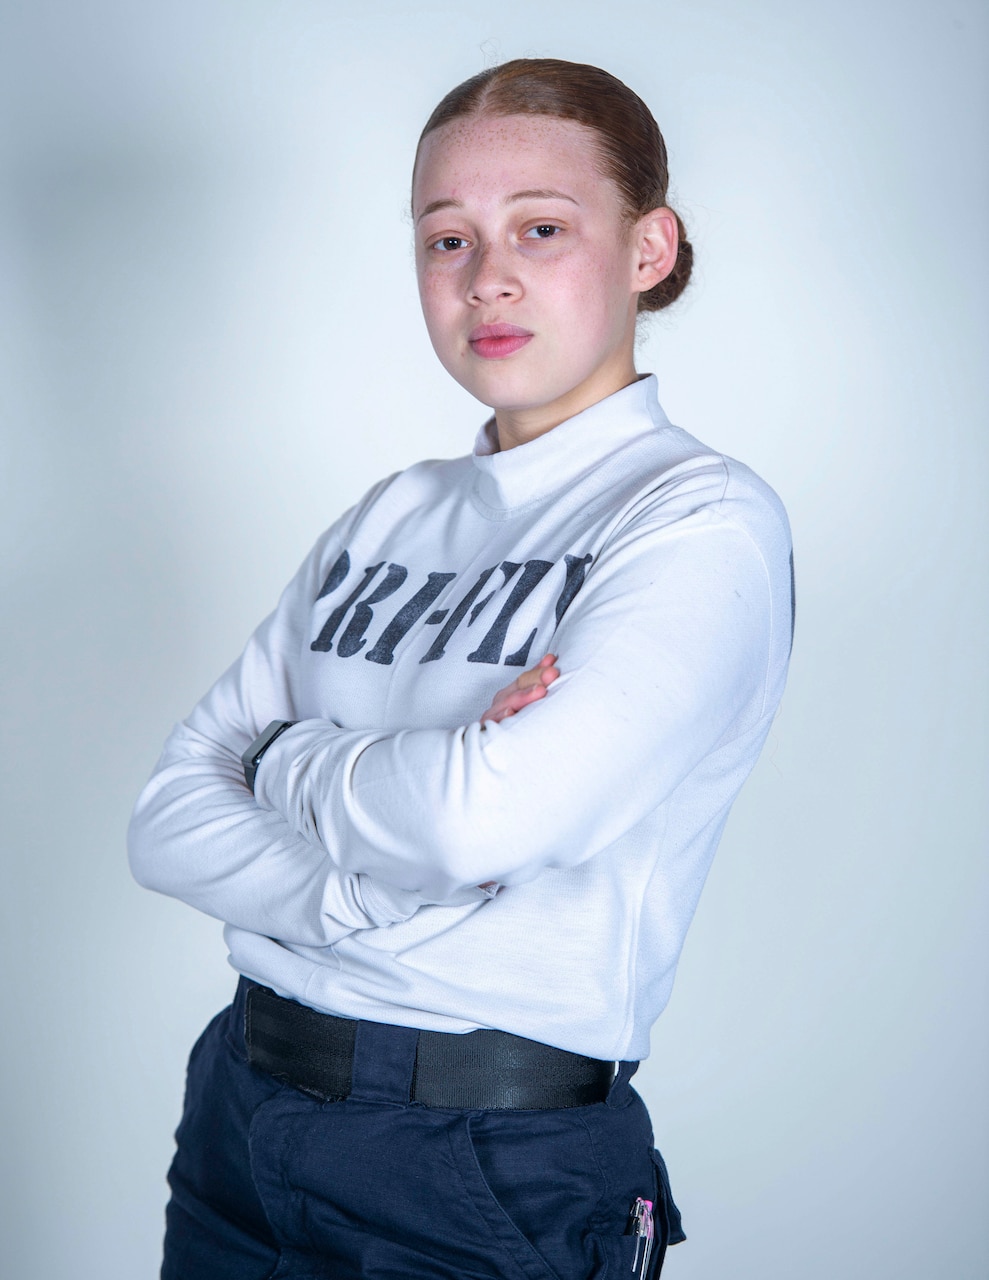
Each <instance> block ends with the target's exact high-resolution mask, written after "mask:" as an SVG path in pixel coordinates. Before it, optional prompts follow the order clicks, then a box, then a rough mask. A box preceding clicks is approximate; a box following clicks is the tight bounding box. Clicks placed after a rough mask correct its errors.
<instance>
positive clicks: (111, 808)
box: [0, 0, 989, 1280]
mask: <svg viewBox="0 0 989 1280" xmlns="http://www.w3.org/2000/svg"><path fill="white" fill-rule="evenodd" d="M520 54H552V55H556V56H562V57H566V58H573V59H577V60H587V61H594V62H598V63H600V64H602V65H604V66H606V67H608V68H609V69H611V70H612V71H614V72H616V73H617V74H618V75H620V76H621V77H622V78H624V79H625V80H626V81H627V82H628V83H630V84H631V85H632V86H633V87H634V88H636V89H637V90H638V91H639V92H640V93H641V94H642V95H643V96H644V97H645V98H646V99H647V101H648V102H649V103H650V104H651V106H652V107H653V109H654V111H655V113H656V115H657V117H658V119H659V121H660V124H661V126H662V128H663V130H664V132H665V134H666V137H667V140H668V143H669V147H670V153H671V167H672V172H673V179H674V188H675V190H674V197H675V199H676V200H677V201H678V203H679V206H680V208H681V209H682V212H683V214H684V216H685V218H686V220H687V222H688V223H689V225H690V227H691V230H692V232H693V238H694V240H695V243H696V247H697V255H698V272H697V278H696V283H695V285H694V287H693V288H692V290H691V292H690V294H689V296H688V297H687V298H686V299H685V300H684V301H683V302H682V304H681V305H680V306H678V307H677V308H676V309H675V311H674V312H672V313H670V314H669V316H668V317H664V318H661V319H659V320H658V322H657V323H655V324H654V325H653V327H652V329H651V330H650V331H649V334H648V337H647V338H646V339H645V341H644V343H643V346H642V352H641V360H640V368H643V369H652V370H655V371H656V372H657V373H658V374H659V377H660V387H661V397H662V399H663V402H664V404H665V407H666V408H667V411H668V412H669V414H670V416H671V417H672V418H673V419H674V420H675V421H677V422H679V423H681V424H682V425H683V426H685V427H686V428H688V429H689V430H690V431H692V432H694V433H695V434H697V435H699V436H701V437H702V438H704V439H706V440H707V441H709V442H710V443H712V444H714V445H716V446H718V447H720V448H722V449H724V450H725V451H727V452H729V453H732V454H735V455H737V456H739V457H741V458H742V459H744V460H745V461H747V462H748V463H750V464H751V465H752V466H754V467H755V468H756V469H757V470H758V471H760V472H761V473H762V474H763V475H764V476H765V477H766V478H767V479H768V480H769V481H770V482H771V483H772V484H773V485H774V486H775V487H776V488H777V489H778V490H779V492H780V493H781V494H782V495H783V497H784V499H785V501H786V503H787V505H788V507H789V510H790V514H791V518H792V522H793V528H794V538H795V543H796V555H797V575H798V577H797V581H798V622H797V639H796V648H795V651H794V658H793V666H792V670H791V678H790V684H789V688H788V691H787V694H786V697H785V700H784V703H783V708H782V711H781V713H780V716H779V718H778V720H777V723H776V726H775V729H774V732H773V734H772V736H771V739H770V742H769V744H768V746H767V750H766V752H765V755H764V758H763V760H762V761H761V763H760V765H759V767H758V769H757V771H756V773H755V775H754V776H753V778H752V780H751V781H750V783H749V785H748V786H747V788H746V790H745V791H744V793H743V795H742V797H741V799H740V801H739V802H738V804H737V806H736V809H735V812H734V815H733V817H732V819H731V821H730V823H729V827H728V831H727V835H726V837H725V840H724V843H723V845H722V848H721V851H720V853H719V855H718V858H717V859H716V862H715V867H714V870H713V872H712V875H711V879H710V881H709V884H708V887H707V889H706V891H705V895H704V898H703V899H702V902H701V907H700V910H699V914H698V916H697V919H696V922H695V924H694V926H693V929H692V931H691V934H690V936H689V938H688V942H687V946H686V950H685V952H684V957H683V962H682V965H681V971H680V976H679V979H678V985H677V989H676V991H675V993H674V996H673V1000H672V1003H671V1005H670V1007H669V1009H668V1010H667V1012H666V1014H664V1016H663V1018H662V1019H661V1021H660V1023H659V1025H658V1026H657V1028H656V1030H655V1032H654V1035H653V1056H652V1057H651V1059H650V1060H649V1061H648V1062H647V1063H646V1064H645V1065H644V1066H643V1068H642V1070H641V1072H640V1074H639V1083H640V1088H641V1090H642V1092H643V1093H644V1094H645V1096H646V1099H647V1101H648V1102H649V1105H650V1108H651V1110H652V1113H653V1116H654V1119H655V1123H656V1129H657V1136H658V1140H659V1142H660V1145H661V1146H662V1149H663V1151H664V1153H665V1154H666V1156H667V1159H668V1161H669V1164H670V1168H671V1172H672V1178H673V1184H674V1190H675V1192H676V1195H677V1198H678V1200H679V1201H680V1204H681V1208H682V1209H683V1213H684V1221H685V1225H686V1229H687V1232H688V1234H689V1237H690V1239H689V1242H688V1243H687V1244H686V1245H684V1246H682V1247H681V1248H678V1249H676V1250H675V1251H673V1253H671V1255H670V1258H669V1263H668V1273H669V1275H670V1276H671V1277H672V1278H673V1280H701V1278H704V1280H720V1278H721V1277H727V1276H732V1277H735V1278H737V1280H823V1278H824V1277H834V1276H842V1277H849V1278H855V1280H877V1278H878V1280H885V1278H887V1277H889V1278H890V1280H892V1278H893V1277H896V1280H920V1278H921V1277H925V1278H926V1277H936V1278H938V1280H940V1278H945V1280H982V1278H983V1277H985V1276H986V1274H987V1269H989V1231H987V1225H986V1223H987V1217H986V1212H985V1205H986V1197H987V1192H989V1187H987V1163H989V1157H987V1146H989V1143H987V1118H986V1093H987V1091H986V1080H987V1079H989V1071H987V1065H989V1064H987V1056H989V1055H987V1044H986V1042H987V1023H989V1019H987V999H986V997H987V986H989V984H987V963H986V947H985V942H984V938H985V933H986V920H987V917H986V906H987V883H986V858H985V845H986V840H985V830H986V827H985V822H984V819H985V799H986V786H985V758H986V757H985V750H984V748H985V732H986V724H987V707H986V697H985V693H986V681H985V668H986V659H985V648H984V638H985V637H984V623H985V601H986V597H985V584H986V577H985V569H986V564H985V560H986V547H987V538H986V533H987V531H986V501H985V496H984V487H985V475H986V472H985V464H986V448H985V439H984V433H985V431H986V426H987V421H986V375H985V358H986V357H985V338H986V309H985V296H986V287H987V284H989V277H987V269H986V268H987V248H986V240H987V218H986V215H987V198H986V196H987V190H986V188H987V182H986V168H985V163H984V158H985V156H986V154H989V151H987V137H986V134H987V120H989V113H987V106H989V102H987V97H989V94H987V90H986V60H987V6H986V5H985V3H975V2H972V0H897V2H894V0H880V2H870V0H863V2H862V3H850V2H847V0H843V2H841V3H837V4H826V5H822V4H794V3H793V2H792V0H790V2H788V3H784V0H745V2H743V0H737V2H734V0H694V2H692V3H687V2H683V3H679V2H677V3H674V2H670V0H655V2H653V3H645V2H644V0H640V2H636V0H609V3H607V4H602V3H599V0H594V2H593V3H592V2H588V0H570V2H569V3H564V2H563V0H541V2H540V3H538V4H532V3H527V4H522V3H519V2H518V0H505V2H504V3H502V4H500V5H499V6H497V7H492V6H482V5H464V4H457V3H454V0H434V2H433V3H424V4H422V5H420V6H414V5H407V4H401V3H397V2H395V3H383V2H375V0H370V2H369V3H365V4H364V5H362V6H361V7H351V6H347V7H344V6H342V5H337V4H334V3H330V2H329V0H284V2H283V3H275V0H195V2H193V0H173V2H172V3H170V4H168V5H163V4H154V3H151V2H150V0H146V2H145V0H135V2H133V3H125V2H124V0H116V2H114V0H90V2H89V3H87V4H84V5H80V4H74V3H72V0H33V2H32V3H31V4H29V5H21V4H14V3H12V2H11V0H0V106H2V123H0V162H2V188H0V422H2V432H3V462H2V467H3V499H2V503H3V524H4V548H5V553H4V557H3V609H4V623H3V630H2V637H3V653H4V657H3V672H4V692H3V717H2V719H3V738H4V760H3V764H2V770H0V778H2V786H3V789H4V799H3V808H2V814H3V827H2V830H3V892H2V894H0V928H2V932H0V938H2V946H3V982H2V1010H0V1026H2V1033H3V1049H2V1056H0V1082H2V1092H0V1096H2V1099H3V1104H4V1110H5V1114H4V1119H3V1130H2V1132H3V1142H2V1145H0V1166H2V1179H3V1183H2V1190H0V1274H2V1275H3V1277H5V1280H87V1278H89V1277H93V1278H95V1277H99V1278H100V1280H141V1278H143V1277H152V1276H153V1275H155V1274H156V1272H157V1265H158V1250H159V1242H160V1235H161V1228H162V1210H163V1205H164V1200H165V1194H166V1188H165V1183H164V1175H165V1170H166V1167H167V1164H168V1161H169V1159H170V1155H171V1149H172V1140H171V1133H172V1130H173V1128H174V1125H175V1123H176V1121H177V1119H178V1115H179V1108H180V1102H181V1093H182V1085H183V1073H184V1065H185V1059H186V1055H187V1053H188V1050H189V1048H190V1046H191V1044H192V1042H193V1040H194V1038H195V1037H196V1035H197V1034H198V1032H199V1030H200V1028H201V1027H202V1025H203V1024H204V1023H205V1022H206V1020H207V1019H208V1018H209V1017H210V1016H211V1015H212V1013H213V1012H215V1010H216V1009H218V1008H219V1007H220V1006H221V1005H222V1004H223V1003H225V1002H226V1000H227V999H228V997H229V994H230V992H231V991H232V988H233V984H234V976H233V974H232V972H231V970H230V969H229V968H228V966H227V964H226V961H225V952H224V948H223V946H222V942H221V938H220V926H219V925H218V924H217V923H215V922H214V921H211V920H208V919H206V918H200V917H198V916H197V915H196V914H195V913H194V912H193V911H192V910H191V909H189V908H187V907H185V906H183V905H181V904H179V903H177V902H173V901H170V900H166V899H164V898H159V897H156V896H154V895H152V894H150V893H148V892H145V891H143V890H140V889H139V888H137V886H136V885H134V884H133V883H132V882H131V881H130V879H129V877H128V872H127V868H126V862H125V851H124V831H125V826H126V822H127V818H128V815H129V811H130V807H131V805H132V803H133V801H134V798H135V796H136V794H137V792H138V790H139V788H140V787H141V785H142V783H143V781H144V780H145V778H146V776H147V774H148V772H149V771H150V769H151V767H152V764H153V763H154V760H155V758H156V756H157V753H158V751H159V748H160V745H161V742H162V740H163V739H164V737H165V735H166V733H167V732H168V730H169V728H170V726H171V724H172V722H173V721H174V720H176V719H178V718H179V717H181V716H183V715H184V714H185V713H186V712H187V711H188V709H189V708H190V706H191V705H192V703H193V702H194V701H195V700H196V699H197V698H198V697H199V696H200V694H201V693H202V692H203V691H204V690H205V689H206V687H207V685H208V684H209V683H210V682H211V681H212V680H213V678H214V677H215V676H216V675H217V674H218V673H219V672H220V670H221V669H222V668H223V667H225V666H226V664H227V663H228V662H229V661H231V660H232V659H233V657H234V656H235V655H236V653H237V652H238V651H239V649H240V647H241V645H242V643H243V641H244V640H245V638H246V636H247V634H248V633H249V631H250V630H251V629H252V628H253V626H254V625H255V624H256V623H257V622H258V621H259V620H260V618H261V617H262V616H263V614H265V613H266V612H267V611H268V609H269V608H270V607H271V606H272V604H273V603H274V601H275V599H276V597H277V595H278V592H279V591H280V589H281V587H282V585H283V584H284V582H285V581H286V580H287V579H288V577H289V576H290V575H291V573H292V572H293V571H294V569H295V568H296V566H297V564H298V562H299V561H300V560H301V558H302V556H303V555H304V554H305V552H306V551H307V550H308V548H309V546H310V544H311V543H312V541H313V540H314V538H315V537H316V535H317V533H318V532H319V531H320V530H321V529H322V528H323V527H324V526H325V525H326V524H328V523H329V522H330V521H331V520H332V519H333V518H334V517H335V516H336V515H337V514H338V513H339V512H340V511H341V510H342V509H343V508H344V507H345V506H347V505H349V504H350V503H351V502H352V501H354V500H355V499H356V497H357V496H359V495H360V494H361V493H362V492H363V491H364V490H365V488H366V487H367V486H368V485H369V484H370V483H371V482H372V481H373V480H375V479H377V478H378V477H379V476H381V475H382V474H384V473H386V472H389V471H392V470H395V469H396V468H397V467H400V466H403V465H406V464H408V463H410V462H412V461H413V460H415V459H416V458H419V457H423V456H442V455H447V456H449V455H454V454H459V453H463V452H465V451H466V450H467V449H469V447H470V445H471V442H472V440H473V436H474V432H475V429H476V427H477V425H478V423H479V421H480V420H481V418H482V416H483V413H484V411H483V410H482V409H481V407H480V406H478V405H477V404H476V403H474V402H473V401H471V400H470V398H469V397H468V396H467V395H466V393H464V392H462V391H461V390H460V389H459V388H458V387H456V386H455V385H454V384H453V383H452V382H451V381H450V380H449V379H448V378H447V376H446V375H445V374H444V373H443V371H442V370H441V368H440V366H439V364H438V362H437V361H436V360H435V358H434V356H433V355H432V352H431V350H430V348H429V346H428V342H427V339H426V336H425V332H424V330H423V328H422V326H421V323H420V320H419V315H418V304H417V299H416V292H415V281H414V276H413V270H412V261H411V233H410V228H409V224H408V222H407V220H406V219H405V214H404V205H405V201H406V195H407V183H408V178H409V168H410V163H411V158H412V153H413V148H414V143H415V139H416V136H417V134H418V130H419V128H420V127H421V124H422V122H423V120H424V119H425V116H426V114H427V113H428V111H429V110H430V109H431V107H432V106H433V105H434V103H435V101H436V100H437V99H438V98H439V97H440V96H441V94H442V93H443V92H445V91H446V89H448V88H449V87H450V86H451V85H452V84H454V83H456V82H457V81H459V80H461V79H463V78H464V77H466V76H467V75H470V74H472V73H473V72H475V71H476V70H479V69H480V68H481V67H482V66H484V65H486V64H488V63H490V62H491V61H496V60H503V59H505V58H509V57H514V56H517V55H520Z"/></svg>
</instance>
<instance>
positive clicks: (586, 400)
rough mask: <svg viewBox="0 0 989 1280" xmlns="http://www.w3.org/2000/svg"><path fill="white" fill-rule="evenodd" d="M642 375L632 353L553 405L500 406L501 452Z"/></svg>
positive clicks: (564, 420)
mask: <svg viewBox="0 0 989 1280" xmlns="http://www.w3.org/2000/svg"><path fill="white" fill-rule="evenodd" d="M638 376H639V375H638V374H637V373H636V371H635V365H634V364H633V363H632V358H631V355H630V356H629V358H628V361H627V362H624V363H623V365H622V367H621V368H620V369H611V370H608V371H605V370H601V371H599V373H598V374H597V375H595V376H592V377H591V378H588V379H587V381H586V382H582V383H581V384H580V385H579V386H577V387H574V389H573V390H572V391H568V392H567V393H566V394H565V395H562V396H560V397H559V398H558V399H556V400H553V401H551V402H550V403H549V404H542V405H537V406H535V407H533V408H523V409H496V410H495V425H496V426H497V429H498V449H499V452H501V453H504V451H505V450H506V449H514V448H515V446H516V445H519V444H526V443H527V442H528V441H530V440H535V439H536V438H537V437H538V436H542V435H545V434H546V432H547V431H552V430H553V428H554V427H558V426H559V425H560V423H561V422H566V421H567V419H568V418H573V417H575V416H576V415H577V414H578V413H583V411H584V410H585V409H589V408H590V407H591V405H592V404H597V403H598V402H599V401H601V400H606V399H607V397H608V396H611V395H614V394H615V392H616V391H621V390H622V388H623V387H627V386H629V385H630V384H631V383H633V382H635V381H636V380H637V378H638Z"/></svg>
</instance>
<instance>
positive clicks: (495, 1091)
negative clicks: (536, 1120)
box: [244, 986, 615, 1111]
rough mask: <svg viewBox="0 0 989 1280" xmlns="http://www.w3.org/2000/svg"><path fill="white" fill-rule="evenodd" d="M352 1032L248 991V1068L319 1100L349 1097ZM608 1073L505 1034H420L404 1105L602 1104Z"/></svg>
mask: <svg viewBox="0 0 989 1280" xmlns="http://www.w3.org/2000/svg"><path fill="white" fill-rule="evenodd" d="M357 1026H358V1024H357V1022H355V1021H354V1020H353V1019H350V1018H337V1017H335V1016H334V1015H333V1014H330V1013H318V1012H317V1011H316V1010H315V1009H310V1008H308V1007H307V1006H306V1005H301V1004H297V1003H296V1001H294V1000H286V999H283V997H281V996H278V995H276V994H275V993H274V991H269V989H268V988H267V987H261V986H252V987H251V988H250V989H249V991H248V993H247V1010H246V1015H245V1020H244V1034H245V1039H246V1041H247V1056H248V1060H249V1061H250V1063H251V1064H252V1066H255V1067H259V1068H260V1069H261V1070H262V1071H267V1072H268V1073H269V1075H273V1076H275V1077H276V1078H277V1079H279V1080H283V1081H285V1082H286V1083H287V1084H291V1085H294V1086H295V1088H296V1089H301V1090H303V1091H304V1092H305V1093H309V1094H313V1095H314V1096H315V1097H317V1098H321V1099H323V1100H324V1101H331V1100H339V1099H343V1098H346V1097H347V1096H348V1094H349V1093H350V1091H351V1070H352V1065H353V1059H354V1044H355V1041H356V1035H357ZM614 1074H615V1072H614V1063H613V1062H602V1061H600V1060H599V1059H597V1058H585V1057H582V1056H581V1055H580V1054H577V1053H568V1052H567V1051H566V1050H565V1049H555V1048H553V1047H552V1046H551V1045H547V1044H540V1043H539V1042H538V1041H536V1040H526V1039H525V1038H524V1037H522V1036H513V1035H510V1034H509V1033H508V1032H507V1031H491V1030H480V1031H468V1032H467V1033H466V1034H464V1035H451V1034H449V1033H448V1032H444V1031H420V1032H419V1033H418V1042H417V1046H416V1057H415V1068H414V1071H413V1075H412V1085H411V1090H410V1101H412V1102H419V1103H422V1104H423V1105H424V1106H427V1107H448V1108H452V1109H456V1110H465V1111H471V1110H482V1111H488V1110H500V1109H504V1108H512V1109H515V1110H522V1111H537V1110H543V1109H547V1108H552V1107H583V1106H587V1105H588V1104H590V1103H592V1102H603V1101H604V1099H605V1098H606V1097H607V1095H608V1090H609V1089H610V1087H611V1083H612V1080H613V1078H614Z"/></svg>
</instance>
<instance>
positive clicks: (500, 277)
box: [467, 244, 522, 305]
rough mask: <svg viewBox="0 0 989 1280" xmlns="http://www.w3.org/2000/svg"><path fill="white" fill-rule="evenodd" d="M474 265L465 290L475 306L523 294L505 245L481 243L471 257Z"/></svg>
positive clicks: (509, 252)
mask: <svg viewBox="0 0 989 1280" xmlns="http://www.w3.org/2000/svg"><path fill="white" fill-rule="evenodd" d="M473 267H474V269H473V271H472V272H471V275H470V279H469V280H468V282H467V292H468V298H469V300H470V302H472V303H474V304H475V305H476V304H477V303H481V302H484V303H491V302H498V301H506V300H511V299H513V298H517V297H518V296H519V295H520V294H521V293H522V284H521V282H520V280H519V278H518V275H517V272H516V270H515V264H514V262H513V261H512V255H511V251H510V250H509V249H508V248H507V246H503V245H498V244H485V245H483V246H482V247H480V248H479V249H478V252H477V253H476V254H475V256H474V263H473Z"/></svg>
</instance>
